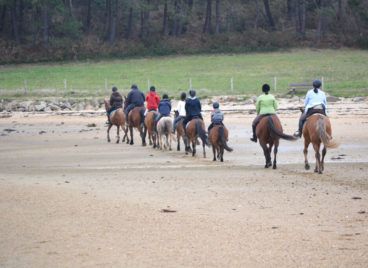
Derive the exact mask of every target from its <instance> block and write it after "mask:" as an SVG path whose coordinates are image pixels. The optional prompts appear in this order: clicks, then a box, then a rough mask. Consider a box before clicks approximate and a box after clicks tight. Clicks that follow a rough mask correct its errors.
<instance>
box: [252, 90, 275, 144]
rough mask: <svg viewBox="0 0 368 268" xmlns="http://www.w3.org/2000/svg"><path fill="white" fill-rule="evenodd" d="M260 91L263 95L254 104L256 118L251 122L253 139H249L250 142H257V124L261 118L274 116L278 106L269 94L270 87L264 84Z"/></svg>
mask: <svg viewBox="0 0 368 268" xmlns="http://www.w3.org/2000/svg"><path fill="white" fill-rule="evenodd" d="M262 91H263V93H264V94H262V95H260V96H259V97H258V98H257V102H256V111H257V117H256V118H255V119H254V120H253V123H252V130H253V137H252V138H250V140H251V141H253V142H257V134H256V127H257V124H258V123H259V122H260V121H261V119H262V118H263V117H265V116H267V115H270V114H276V110H277V106H278V105H277V101H276V99H275V97H274V96H273V95H271V94H269V92H270V86H269V85H268V84H264V85H263V86H262Z"/></svg>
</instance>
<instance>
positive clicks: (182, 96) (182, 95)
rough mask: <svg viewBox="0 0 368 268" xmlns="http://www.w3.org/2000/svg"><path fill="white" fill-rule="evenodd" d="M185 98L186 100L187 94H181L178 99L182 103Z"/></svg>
mask: <svg viewBox="0 0 368 268" xmlns="http://www.w3.org/2000/svg"><path fill="white" fill-rule="evenodd" d="M186 98H187V93H185V92H182V93H181V95H180V99H181V100H182V101H184V100H185V99H186Z"/></svg>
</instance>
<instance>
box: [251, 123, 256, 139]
mask: <svg viewBox="0 0 368 268" xmlns="http://www.w3.org/2000/svg"><path fill="white" fill-rule="evenodd" d="M252 131H253V137H252V138H250V140H251V141H253V142H257V135H256V126H252Z"/></svg>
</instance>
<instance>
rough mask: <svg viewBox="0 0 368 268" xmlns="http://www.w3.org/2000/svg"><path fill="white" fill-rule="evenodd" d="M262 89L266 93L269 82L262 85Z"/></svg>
mask: <svg viewBox="0 0 368 268" xmlns="http://www.w3.org/2000/svg"><path fill="white" fill-rule="evenodd" d="M262 91H263V92H264V93H268V92H269V91H270V85H269V84H264V85H263V86H262Z"/></svg>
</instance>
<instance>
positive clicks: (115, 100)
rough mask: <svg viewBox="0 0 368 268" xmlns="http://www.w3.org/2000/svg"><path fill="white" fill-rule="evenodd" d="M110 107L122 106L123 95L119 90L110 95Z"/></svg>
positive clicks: (117, 107)
mask: <svg viewBox="0 0 368 268" xmlns="http://www.w3.org/2000/svg"><path fill="white" fill-rule="evenodd" d="M110 105H111V109H119V108H122V107H123V97H122V96H121V95H120V93H119V92H113V93H112V94H111V97H110Z"/></svg>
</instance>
